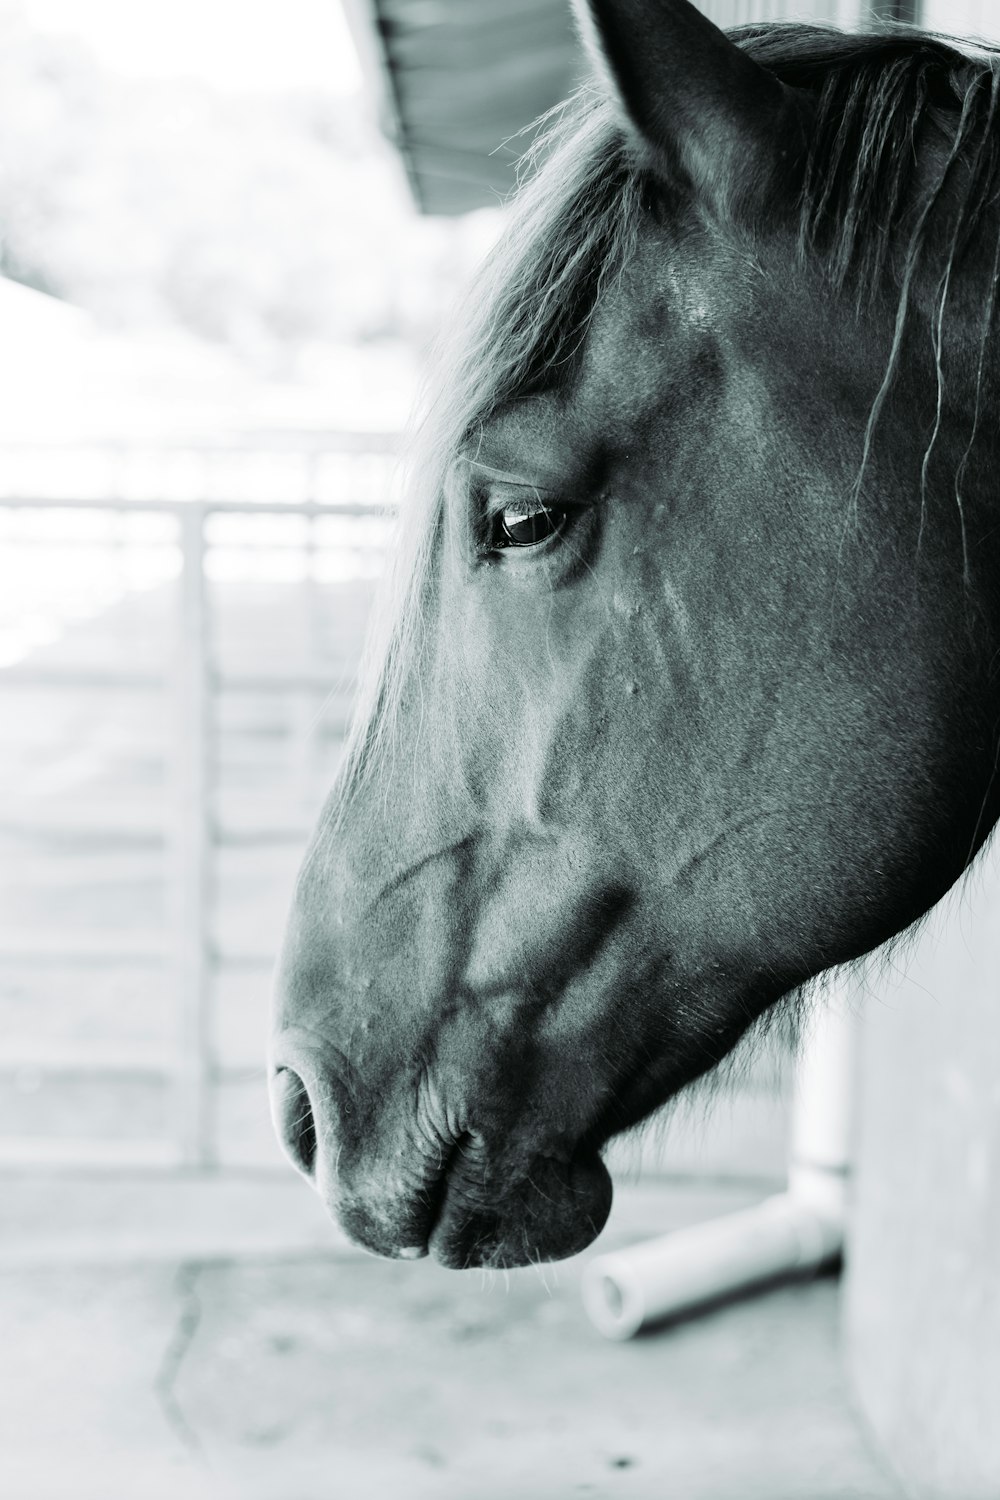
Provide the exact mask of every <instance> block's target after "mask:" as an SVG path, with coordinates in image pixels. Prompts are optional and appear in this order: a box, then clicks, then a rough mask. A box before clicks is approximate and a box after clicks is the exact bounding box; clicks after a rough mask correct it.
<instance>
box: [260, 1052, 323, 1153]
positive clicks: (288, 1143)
mask: <svg viewBox="0 0 1000 1500" xmlns="http://www.w3.org/2000/svg"><path fill="white" fill-rule="evenodd" d="M271 1112H272V1115H273V1117H274V1128H275V1130H276V1132H277V1135H278V1139H279V1141H280V1142H281V1144H282V1146H283V1147H284V1148H285V1152H286V1154H287V1155H288V1156H289V1157H290V1158H291V1161H292V1164H293V1165H294V1166H296V1167H297V1168H298V1169H299V1171H300V1172H302V1173H303V1175H304V1176H306V1177H308V1178H310V1180H311V1179H312V1177H313V1174H314V1171H315V1166H316V1116H315V1114H314V1112H313V1104H312V1100H311V1099H310V1097H309V1090H308V1088H307V1087H306V1083H305V1080H304V1079H303V1078H302V1076H301V1075H300V1074H299V1073H296V1072H295V1070H294V1068H287V1067H279V1068H276V1069H275V1072H274V1074H273V1076H272V1079H271Z"/></svg>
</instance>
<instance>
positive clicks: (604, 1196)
mask: <svg viewBox="0 0 1000 1500" xmlns="http://www.w3.org/2000/svg"><path fill="white" fill-rule="evenodd" d="M611 1196H612V1187H611V1178H610V1176H609V1175H608V1170H607V1168H606V1167H605V1165H604V1163H603V1162H602V1161H601V1159H600V1157H599V1156H598V1155H597V1154H596V1152H593V1153H587V1154H578V1155H576V1156H574V1157H573V1158H572V1159H571V1160H569V1161H558V1160H555V1159H553V1158H548V1157H546V1158H539V1159H538V1160H537V1161H536V1162H535V1163H534V1164H533V1166H532V1169H531V1171H530V1173H529V1174H528V1175H527V1176H526V1177H524V1178H522V1179H521V1180H519V1181H517V1182H515V1183H514V1184H512V1185H511V1186H510V1187H509V1188H508V1189H507V1190H506V1191H504V1192H502V1193H500V1195H499V1196H497V1195H495V1194H493V1195H491V1197H490V1200H489V1202H486V1201H484V1195H483V1191H482V1187H481V1186H480V1187H479V1188H478V1190H477V1189H476V1188H475V1186H474V1184H473V1182H472V1181H471V1180H467V1179H466V1178H465V1177H464V1175H463V1174H462V1173H461V1171H456V1172H454V1173H452V1174H451V1175H450V1176H449V1178H448V1180H447V1183H446V1185H445V1189H444V1194H443V1198H442V1201H441V1207H440V1211H439V1213H438V1216H437V1219H436V1221H435V1223H434V1225H433V1228H432V1229H431V1232H430V1235H429V1237H428V1250H429V1251H430V1254H431V1255H432V1256H433V1257H434V1259H435V1260H437V1261H438V1262H439V1263H440V1264H441V1265H442V1266H447V1267H449V1268H451V1269H453V1270H468V1269H471V1268H472V1267H475V1266H489V1267H496V1268H497V1269H513V1268H514V1267H516V1266H527V1265H533V1264H537V1263H538V1262H540V1261H549V1260H565V1259H566V1257H567V1256H570V1255H576V1254H577V1253H578V1251H580V1250H584V1249H586V1247H587V1246H588V1245H589V1244H590V1243H591V1241H592V1240H594V1239H596V1237H597V1236H598V1235H599V1234H600V1232H601V1230H602V1229H603V1228H604V1225H605V1222H606V1221H607V1217H608V1214H609V1213H610V1211H611Z"/></svg>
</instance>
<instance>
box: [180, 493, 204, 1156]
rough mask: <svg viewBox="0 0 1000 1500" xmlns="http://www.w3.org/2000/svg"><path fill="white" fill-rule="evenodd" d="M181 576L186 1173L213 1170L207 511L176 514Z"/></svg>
mask: <svg viewBox="0 0 1000 1500" xmlns="http://www.w3.org/2000/svg"><path fill="white" fill-rule="evenodd" d="M180 541H181V557H182V572H181V586H180V615H179V621H178V626H179V628H178V634H177V643H176V658H175V677H174V693H175V700H174V733H175V743H174V794H175V805H174V809H173V812H174V819H173V835H174V854H175V870H174V879H175V885H174V889H175V892H176V902H175V912H176V929H175V944H176V961H177V994H178V1005H179V1011H178V1073H177V1095H176V1097H177V1110H178V1135H179V1140H180V1144H181V1152H182V1158H183V1160H184V1162H185V1163H186V1164H187V1165H188V1166H193V1167H204V1166H208V1165H210V1164H211V1161H212V1156H213V1149H212V1099H211V1086H212V1058H211V1036H210V1018H209V999H210V995H209V984H210V978H211V955H210V950H209V942H210V924H209V907H210V900H211V856H212V816H211V803H210V795H211V771H210V748H211V744H210V737H211V727H212V726H211V694H212V682H211V666H210V660H209V633H208V601H207V597H206V590H205V507H204V506H203V505H200V504H192V505H190V506H185V507H184V509H183V510H182V511H181V514H180Z"/></svg>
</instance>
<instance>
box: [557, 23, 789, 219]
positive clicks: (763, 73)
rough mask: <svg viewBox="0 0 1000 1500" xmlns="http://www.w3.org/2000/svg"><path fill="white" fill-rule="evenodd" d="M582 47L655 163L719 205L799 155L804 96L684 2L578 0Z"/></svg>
mask: <svg viewBox="0 0 1000 1500" xmlns="http://www.w3.org/2000/svg"><path fill="white" fill-rule="evenodd" d="M573 9H574V12H575V14H576V17H577V22H578V25H579V27H580V31H581V33H582V36H583V41H584V45H585V46H586V48H587V51H588V52H589V53H590V56H591V58H592V60H593V62H594V64H595V66H596V68H597V71H598V74H599V75H600V76H601V77H603V79H604V80H605V81H606V83H607V84H608V85H609V86H610V91H611V93H612V95H613V96H614V97H616V98H617V99H618V100H619V102H620V104H621V107H622V109H623V111H624V114H625V117H626V120H627V121H628V123H629V125H630V126H631V128H632V130H633V131H634V132H635V133H636V135H637V136H638V139H639V142H640V143H641V146H642V147H643V148H644V149H645V151H646V152H647V153H648V154H649V156H650V157H651V163H652V165H653V166H654V167H658V168H659V169H660V171H661V172H664V173H665V174H666V175H667V176H669V177H671V178H674V179H676V178H677V177H678V175H680V176H681V177H682V179H683V178H686V179H687V180H688V181H689V182H690V183H691V184H692V185H693V186H694V187H695V188H696V189H697V190H699V191H700V192H702V193H707V194H708V196H709V197H710V198H712V199H714V200H715V201H716V205H717V206H718V207H720V208H727V207H728V208H732V207H733V206H734V205H735V204H738V203H740V202H743V203H747V202H752V201H753V200H754V199H756V198H759V197H760V195H761V194H764V193H766V191H767V188H768V185H769V184H770V183H771V182H772V181H773V179H774V177H775V176H776V175H777V174H778V173H780V171H781V167H782V165H783V164H787V163H788V162H789V159H790V158H791V157H793V156H794V157H795V158H797V157H798V156H799V155H800V153H801V143H802V142H803V140H804V132H803V118H802V111H801V108H800V104H799V101H798V97H797V95H796V94H795V92H794V91H793V90H792V89H789V88H786V86H785V85H784V84H782V83H781V82H780V80H779V79H777V78H776V77H775V76H774V74H773V73H770V72H768V71H767V69H766V68H762V67H761V66H760V65H759V64H758V63H756V62H754V61H753V59H752V58H750V57H748V56H747V54H746V53H745V52H743V51H742V50H741V49H740V48H739V47H737V46H736V44H735V42H732V41H730V39H729V37H727V36H726V34H725V33H724V32H722V31H720V30H719V28H718V27H717V26H714V25H713V24H712V22H711V21H709V20H708V18H707V17H706V16H703V15H702V13H701V12H700V11H699V10H696V9H695V7H694V6H693V5H691V4H689V3H688V0H573Z"/></svg>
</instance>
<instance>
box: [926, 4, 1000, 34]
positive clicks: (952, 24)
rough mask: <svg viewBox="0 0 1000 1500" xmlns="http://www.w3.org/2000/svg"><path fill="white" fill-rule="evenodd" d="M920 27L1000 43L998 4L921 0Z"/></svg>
mask: <svg viewBox="0 0 1000 1500" xmlns="http://www.w3.org/2000/svg"><path fill="white" fill-rule="evenodd" d="M921 24H922V25H923V26H926V27H927V29H928V31H943V32H945V33H947V34H948V35H949V36H969V37H975V38H978V39H981V40H983V41H988V42H1000V5H998V3H997V0H924V3H923V14H922V20H921Z"/></svg>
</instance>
